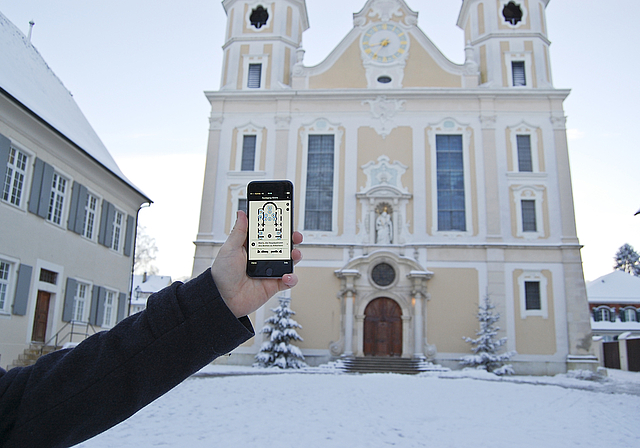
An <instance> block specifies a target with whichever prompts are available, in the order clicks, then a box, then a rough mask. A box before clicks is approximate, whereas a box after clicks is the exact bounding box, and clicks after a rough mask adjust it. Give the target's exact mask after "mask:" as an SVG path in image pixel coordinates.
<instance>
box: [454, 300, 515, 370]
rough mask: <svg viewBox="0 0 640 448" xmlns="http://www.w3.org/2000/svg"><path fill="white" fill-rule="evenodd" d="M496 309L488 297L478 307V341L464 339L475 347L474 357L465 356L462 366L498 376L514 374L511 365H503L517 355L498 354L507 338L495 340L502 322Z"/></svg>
mask: <svg viewBox="0 0 640 448" xmlns="http://www.w3.org/2000/svg"><path fill="white" fill-rule="evenodd" d="M494 309H495V305H493V304H492V303H491V300H490V299H489V296H486V297H485V298H484V302H483V303H482V304H481V305H479V306H478V314H477V317H478V322H479V323H480V330H478V332H476V336H478V337H477V338H476V339H472V338H467V337H463V338H462V339H464V340H465V341H466V342H468V343H470V344H471V345H472V346H473V347H472V349H471V351H472V352H473V355H467V356H464V357H463V358H462V360H461V361H460V364H462V365H463V366H467V367H475V368H477V369H482V370H486V371H487V372H493V373H495V374H497V375H504V374H513V373H514V371H513V369H512V368H511V365H503V363H504V362H505V361H508V360H509V359H510V358H511V357H512V356H513V355H514V354H515V353H514V352H506V353H498V351H499V350H500V347H502V346H503V345H504V344H505V343H506V342H507V338H502V339H498V340H496V339H495V337H496V336H497V334H498V331H499V330H500V327H498V326H496V323H497V322H498V321H499V320H500V313H495V314H494V312H493V310H494Z"/></svg>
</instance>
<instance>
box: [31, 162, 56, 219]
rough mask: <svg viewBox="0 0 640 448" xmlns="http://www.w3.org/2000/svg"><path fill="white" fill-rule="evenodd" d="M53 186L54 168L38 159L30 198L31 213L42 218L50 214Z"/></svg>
mask: <svg viewBox="0 0 640 448" xmlns="http://www.w3.org/2000/svg"><path fill="white" fill-rule="evenodd" d="M52 186H53V167H52V166H51V165H49V164H48V163H46V162H43V161H42V160H40V159H37V158H36V162H35V166H34V169H33V182H32V184H31V195H30V196H29V211H30V212H31V213H34V214H36V215H38V216H40V217H41V218H45V219H46V218H47V215H48V214H49V201H50V199H51V187H52Z"/></svg>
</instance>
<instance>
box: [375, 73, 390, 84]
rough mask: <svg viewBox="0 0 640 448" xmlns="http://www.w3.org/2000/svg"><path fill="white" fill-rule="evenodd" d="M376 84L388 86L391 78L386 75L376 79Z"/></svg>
mask: <svg viewBox="0 0 640 448" xmlns="http://www.w3.org/2000/svg"><path fill="white" fill-rule="evenodd" d="M378 82H379V83H380V84H389V83H390V82H391V77H390V76H386V75H383V76H380V77H378Z"/></svg>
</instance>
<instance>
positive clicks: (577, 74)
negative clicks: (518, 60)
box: [0, 0, 640, 281]
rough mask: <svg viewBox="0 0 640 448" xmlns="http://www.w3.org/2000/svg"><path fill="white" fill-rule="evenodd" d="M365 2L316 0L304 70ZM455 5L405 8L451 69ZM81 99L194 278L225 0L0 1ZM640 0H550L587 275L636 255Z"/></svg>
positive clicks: (458, 43)
mask: <svg viewBox="0 0 640 448" xmlns="http://www.w3.org/2000/svg"><path fill="white" fill-rule="evenodd" d="M365 3H366V1H365V0H322V1H320V0H308V1H307V10H308V15H309V23H310V28H309V29H308V30H307V31H306V32H305V33H304V35H303V47H304V49H305V50H306V53H305V59H304V62H305V65H307V66H311V65H316V64H318V63H319V62H321V61H322V60H323V59H324V58H325V57H326V56H327V55H328V54H329V53H330V51H331V50H332V49H333V48H334V47H335V46H336V45H337V44H338V43H339V42H340V41H341V40H342V38H343V37H344V36H345V35H346V34H347V33H348V32H349V31H350V30H351V28H352V27H353V18H352V13H355V12H358V11H359V10H360V9H361V8H362V7H363V6H364V4H365ZM460 3H461V2H459V1H452V0H449V1H442V0H407V4H408V5H409V7H410V8H412V9H413V10H414V11H417V12H418V13H419V16H418V26H419V27H420V28H421V29H422V30H423V31H424V32H425V33H426V34H427V36H428V37H429V38H430V39H431V40H432V41H433V42H434V43H435V45H436V46H437V47H438V48H439V49H440V50H441V51H442V52H443V53H444V54H445V56H447V57H448V58H449V59H450V60H452V61H453V62H456V63H462V62H463V61H464V50H463V48H464V39H463V33H462V30H460V29H459V28H458V27H457V26H456V21H457V17H458V13H459V8H460ZM0 12H2V13H3V14H4V15H5V16H7V17H8V18H9V20H11V21H12V22H13V23H14V24H15V25H16V26H17V27H18V28H20V29H21V30H22V31H23V32H24V33H25V34H27V33H28V31H29V21H30V20H33V21H34V22H35V26H34V28H33V32H32V43H33V44H34V46H35V47H36V48H37V49H38V51H39V52H40V54H41V55H42V56H43V57H44V59H45V61H47V63H48V64H49V66H50V67H51V69H52V70H53V71H54V72H55V73H56V75H57V76H58V77H59V78H60V79H61V80H62V82H63V83H64V85H65V86H66V87H67V89H68V90H69V91H70V92H71V93H72V94H73V96H74V98H75V100H76V102H77V103H78V105H79V107H80V108H81V109H82V111H83V112H84V114H85V116H86V117H87V119H88V120H89V122H90V123H91V125H92V126H93V128H94V129H95V130H96V132H97V134H98V135H99V136H100V138H101V139H102V141H103V142H104V144H105V145H106V147H107V148H108V149H109V151H110V152H111V154H112V155H113V157H114V159H115V160H116V162H117V163H118V165H119V166H120V168H121V170H122V171H123V172H124V173H125V175H126V176H127V177H128V178H129V179H131V180H132V181H133V182H134V183H135V184H136V185H137V186H138V187H139V188H140V189H142V190H143V191H144V192H145V193H146V194H147V196H149V197H150V198H151V199H153V200H154V204H153V205H152V206H151V207H149V208H145V209H143V210H142V211H141V212H140V224H141V225H142V226H144V227H145V228H146V231H147V233H148V234H149V235H151V236H152V237H153V238H155V240H156V244H157V246H158V249H159V251H158V256H157V259H156V262H155V265H156V266H157V267H158V268H159V271H160V274H162V275H170V276H172V277H173V278H174V279H181V278H184V277H189V276H190V275H191V268H192V264H193V255H194V251H195V246H194V245H193V241H194V240H195V238H196V235H197V231H198V219H199V212H200V199H201V194H202V181H203V174H204V164H205V153H206V147H207V137H208V117H209V104H208V102H207V100H206V98H205V95H204V93H203V92H204V91H208V90H217V89H218V88H219V87H220V75H221V63H222V45H223V43H224V30H225V25H226V15H225V13H224V9H223V8H222V2H221V1H220V0H182V1H180V2H175V1H168V0H111V1H109V2H88V1H86V0H20V1H15V0H0ZM638 15H640V2H638V1H637V0H618V1H616V2H615V7H613V6H611V4H610V3H608V2H601V1H596V0H579V1H578V0H563V1H560V0H551V1H550V2H549V5H548V7H547V26H548V30H549V39H550V40H551V42H552V45H551V49H550V52H551V69H552V76H553V83H554V86H555V87H556V88H569V89H571V94H570V95H569V97H568V99H567V100H566V101H565V103H564V107H565V114H566V116H567V134H568V138H569V156H570V161H571V170H572V182H573V192H574V201H575V212H576V223H577V230H578V237H579V239H580V243H581V244H582V245H583V246H584V248H583V249H582V258H583V263H584V273H585V279H586V280H587V281H590V280H594V279H596V278H597V277H599V276H601V275H605V274H607V273H609V272H611V270H612V266H613V257H614V255H615V253H616V251H617V250H618V248H619V247H620V246H622V245H623V244H625V243H629V244H631V245H632V246H634V247H635V248H636V250H638V251H640V215H638V216H634V213H635V212H636V211H638V210H639V209H640V195H639V194H638V171H639V170H640V151H639V148H638V143H637V141H636V140H635V138H633V134H632V132H631V130H632V129H634V128H636V127H637V124H636V123H635V120H637V119H638V118H640V117H639V116H638V115H639V114H638V109H637V105H638V104H640V89H639V88H638V87H637V85H638V84H637V76H638V73H639V72H640V70H639V69H640V59H639V58H638V57H637V54H638V50H637V47H636V45H637V42H638V40H639V39H638V38H639V37H640V32H639V31H637V27H634V26H632V24H631V23H629V22H625V21H624V20H621V19H622V18H624V17H637V16H638Z"/></svg>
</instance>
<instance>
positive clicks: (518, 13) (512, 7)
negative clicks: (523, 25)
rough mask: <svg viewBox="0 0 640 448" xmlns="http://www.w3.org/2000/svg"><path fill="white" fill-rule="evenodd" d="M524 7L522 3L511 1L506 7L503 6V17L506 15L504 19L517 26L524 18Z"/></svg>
mask: <svg viewBox="0 0 640 448" xmlns="http://www.w3.org/2000/svg"><path fill="white" fill-rule="evenodd" d="M522 15H523V14H522V9H521V8H520V5H518V4H516V3H515V2H513V1H510V2H509V3H507V4H506V5H504V8H502V17H504V21H505V22H507V23H508V24H510V25H512V26H515V25H517V24H518V22H520V21H521V20H522Z"/></svg>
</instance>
